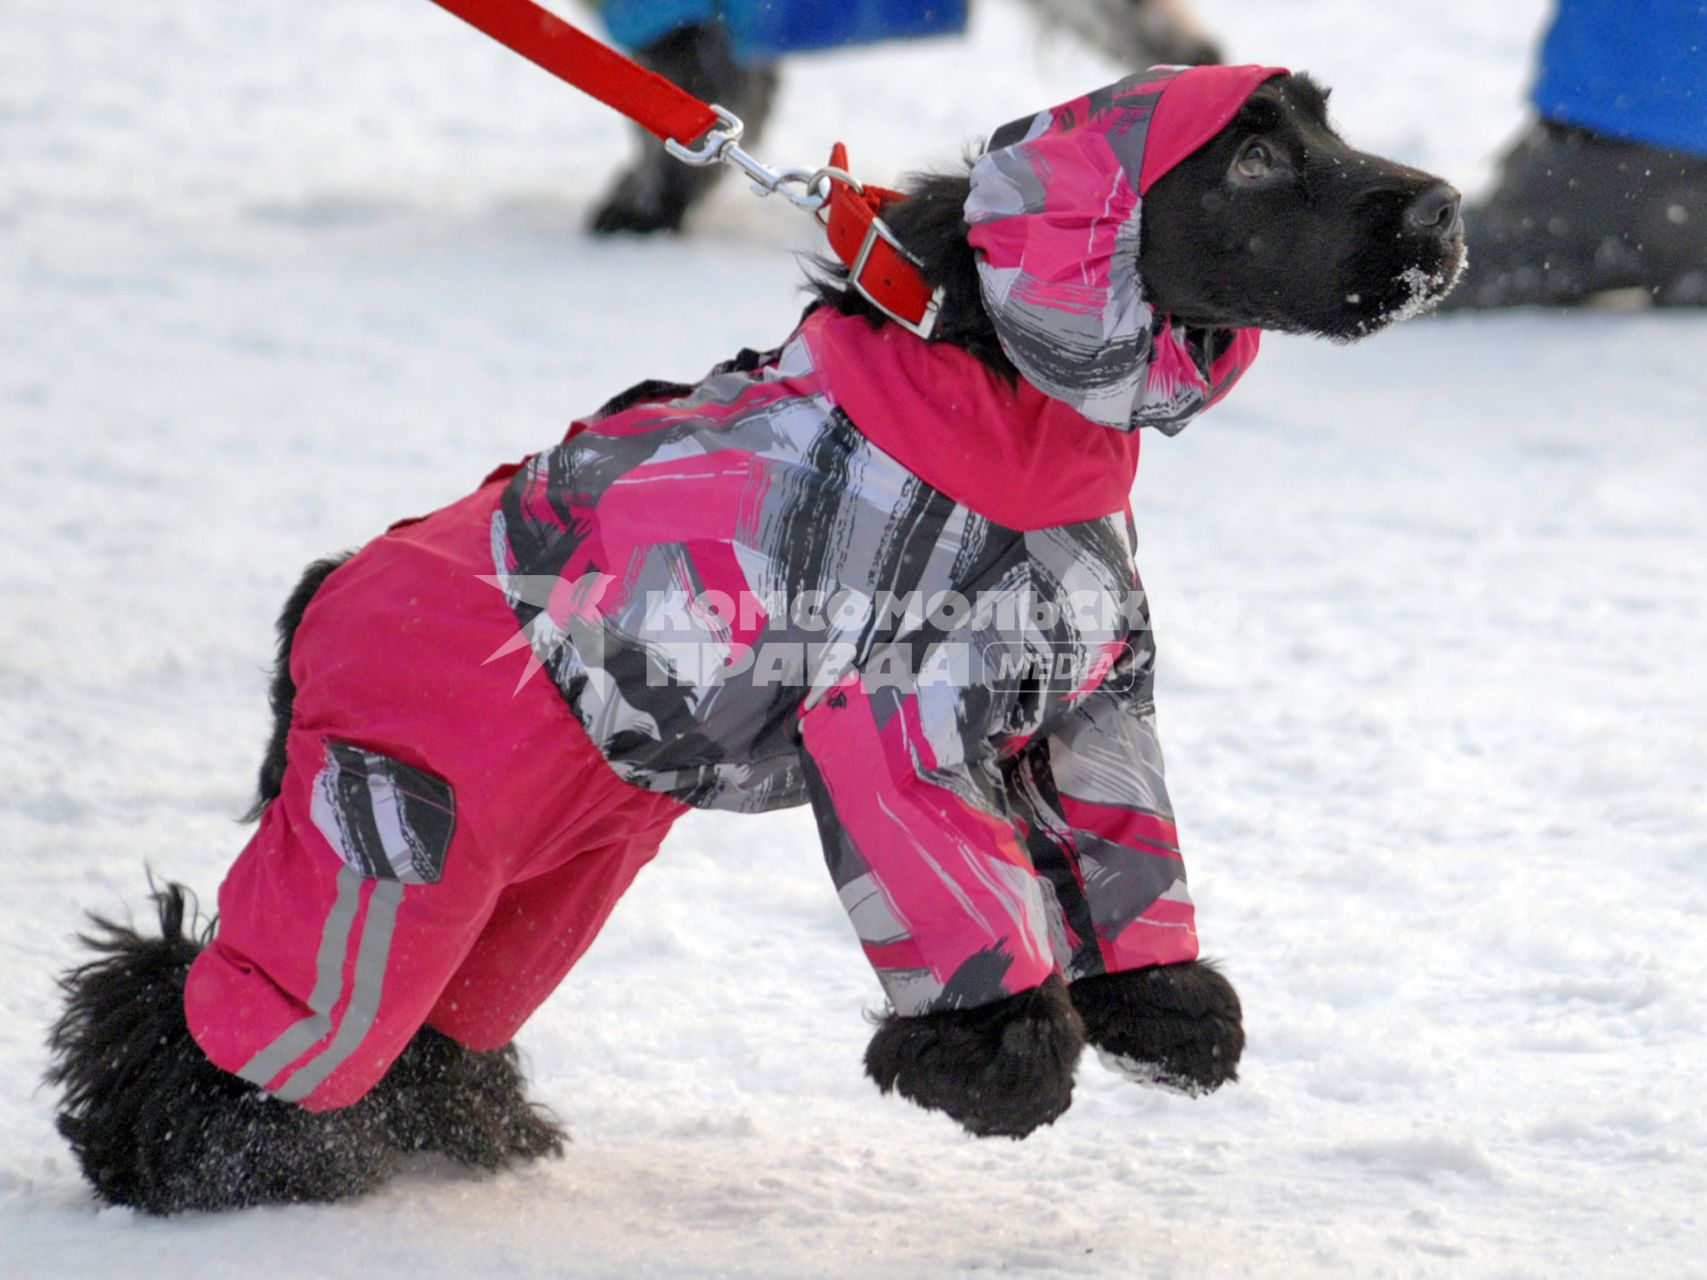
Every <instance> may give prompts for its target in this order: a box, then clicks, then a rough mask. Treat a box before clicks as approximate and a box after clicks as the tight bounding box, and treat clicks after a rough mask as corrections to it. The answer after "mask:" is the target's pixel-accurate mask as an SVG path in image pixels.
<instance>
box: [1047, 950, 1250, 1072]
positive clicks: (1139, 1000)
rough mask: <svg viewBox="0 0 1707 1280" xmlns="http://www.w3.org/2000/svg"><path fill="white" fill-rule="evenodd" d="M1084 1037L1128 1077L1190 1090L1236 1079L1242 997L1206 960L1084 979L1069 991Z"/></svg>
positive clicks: (1241, 1036) (1241, 1039) (1241, 1041)
mask: <svg viewBox="0 0 1707 1280" xmlns="http://www.w3.org/2000/svg"><path fill="white" fill-rule="evenodd" d="M1069 991H1070V993H1071V995H1072V999H1073V1007H1074V1008H1075V1009H1077V1010H1078V1013H1079V1016H1080V1017H1081V1018H1083V1019H1084V1025H1085V1039H1086V1040H1087V1041H1089V1042H1090V1044H1091V1045H1092V1046H1093V1047H1094V1048H1095V1049H1096V1050H1097V1056H1098V1057H1100V1058H1101V1059H1102V1061H1103V1063H1104V1064H1105V1065H1107V1066H1109V1067H1111V1068H1113V1069H1114V1070H1116V1071H1119V1072H1120V1073H1121V1074H1122V1075H1125V1076H1127V1077H1128V1078H1130V1079H1133V1080H1137V1081H1139V1082H1140V1083H1143V1084H1152V1085H1157V1086H1160V1087H1161V1088H1164V1089H1171V1090H1174V1091H1176V1092H1179V1093H1187V1094H1192V1095H1194V1096H1195V1095H1198V1094H1205V1093H1212V1092H1213V1091H1215V1090H1216V1089H1219V1088H1220V1087H1221V1086H1222V1085H1224V1084H1227V1083H1229V1082H1231V1081H1233V1080H1237V1079H1238V1078H1239V1071H1238V1067H1239V1056H1240V1054H1242V1053H1243V1052H1244V1048H1245V1031H1244V1026H1243V1024H1242V1022H1241V1017H1240V1009H1239V996H1238V993H1237V992H1236V991H1234V990H1233V984H1232V983H1231V982H1228V981H1227V979H1226V977H1225V976H1224V975H1223V974H1222V973H1221V972H1220V971H1219V970H1218V969H1216V968H1215V967H1214V966H1213V965H1210V964H1208V963H1206V962H1204V961H1202V960H1189V961H1186V962H1185V963H1183V964H1162V965H1151V966H1149V967H1148V968H1143V969H1129V970H1127V971H1126V972H1124V973H1104V974H1099V975H1097V976H1096V977H1092V978H1080V979H1079V980H1078V981H1077V982H1075V983H1073V984H1072V986H1071V987H1070V988H1069Z"/></svg>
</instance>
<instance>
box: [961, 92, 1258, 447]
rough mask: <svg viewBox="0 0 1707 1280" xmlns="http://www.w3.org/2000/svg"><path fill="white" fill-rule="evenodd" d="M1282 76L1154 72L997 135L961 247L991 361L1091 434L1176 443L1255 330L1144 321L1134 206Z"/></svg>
mask: <svg viewBox="0 0 1707 1280" xmlns="http://www.w3.org/2000/svg"><path fill="white" fill-rule="evenodd" d="M1284 74H1285V71H1284V69H1283V68H1280V67H1256V66H1247V67H1190V68H1183V69H1182V68H1177V67H1155V68H1152V69H1151V70H1149V71H1146V72H1142V73H1140V74H1138V75H1134V76H1129V77H1127V78H1126V79H1125V80H1122V81H1120V82H1119V83H1118V84H1113V85H1110V86H1108V87H1107V88H1105V89H1098V90H1097V91H1095V92H1094V93H1089V94H1086V95H1085V96H1084V97H1081V98H1075V99H1074V100H1073V101H1071V102H1068V103H1064V104H1062V105H1061V106H1058V107H1051V108H1050V109H1048V110H1046V111H1041V112H1039V113H1037V114H1036V115H1035V116H1031V117H1028V118H1025V119H1022V120H1016V121H1014V122H1012V123H1011V124H1007V125H1004V126H1003V127H1002V128H1000V129H998V130H996V132H995V134H994V135H993V136H992V137H991V139H990V144H989V147H988V149H987V150H986V151H985V152H984V154H983V155H982V156H981V157H979V159H978V162H977V163H976V164H975V165H974V166H973V169H972V194H971V196H970V197H969V198H968V199H967V202H966V221H967V222H968V223H969V224H971V227H972V231H971V234H970V236H969V237H968V238H969V239H970V241H971V243H972V246H973V248H974V249H975V250H977V253H978V277H979V285H980V288H981V290H982V295H983V301H984V307H985V310H986V311H988V312H989V314H990V318H991V320H992V321H993V322H994V324H995V328H996V336H997V338H998V339H999V340H1000V342H1001V344H1002V350H1003V351H1005V352H1006V353H1007V355H1008V358H1009V359H1010V360H1012V361H1013V362H1014V364H1015V365H1016V366H1017V367H1018V368H1019V371H1020V373H1021V374H1022V375H1023V376H1024V378H1025V379H1026V380H1027V381H1028V382H1030V383H1031V384H1032V385H1033V386H1035V387H1036V388H1037V389H1038V390H1039V391H1042V392H1043V393H1044V394H1045V395H1048V396H1050V397H1052V398H1054V399H1056V400H1059V401H1061V402H1062V403H1064V404H1066V405H1068V406H1069V407H1071V408H1072V409H1074V410H1075V411H1076V412H1078V413H1079V414H1081V415H1082V416H1084V417H1085V418H1088V419H1090V420H1091V421H1092V422H1096V423H1100V424H1102V425H1103V426H1107V427H1113V428H1115V429H1116V430H1119V431H1134V430H1137V429H1138V428H1140V427H1146V426H1153V427H1157V428H1158V429H1160V430H1162V431H1164V432H1166V433H1167V434H1169V435H1172V434H1174V433H1175V432H1176V431H1179V430H1180V429H1181V428H1183V427H1184V426H1185V425H1186V423H1188V422H1189V421H1190V420H1191V419H1192V418H1194V417H1195V416H1196V415H1197V414H1199V413H1201V412H1202V411H1203V410H1204V409H1205V408H1207V407H1208V406H1209V405H1211V404H1213V403H1214V402H1215V401H1217V400H1218V399H1220V398H1221V396H1223V395H1224V394H1226V392H1227V391H1228V390H1229V389H1230V388H1231V387H1232V385H1233V383H1234V382H1235V381H1237V380H1238V378H1239V376H1240V374H1242V373H1243V372H1244V370H1245V369H1246V368H1248V367H1249V366H1250V364H1251V362H1252V361H1253V360H1254V359H1255V358H1256V354H1257V340H1258V334H1257V330H1255V329H1237V330H1229V329H1219V330H1203V329H1190V328H1187V327H1186V326H1184V325H1180V324H1177V323H1175V322H1174V321H1173V320H1172V319H1171V318H1169V317H1167V316H1162V315H1158V314H1156V312H1155V311H1154V309H1153V308H1152V307H1151V306H1150V304H1149V303H1148V302H1146V301H1145V300H1144V290H1143V284H1142V282H1141V281H1140V279H1139V276H1138V248H1139V234H1140V230H1141V228H1142V216H1141V215H1142V203H1143V196H1144V195H1145V193H1147V192H1148V191H1149V189H1150V188H1151V186H1153V185H1154V184H1155V182H1156V181H1157V180H1158V179H1159V178H1161V177H1162V176H1163V175H1164V174H1166V173H1167V172H1168V171H1169V170H1170V169H1172V168H1173V167H1174V166H1175V165H1177V164H1179V163H1180V161H1182V160H1184V159H1185V158H1186V157H1187V156H1189V155H1191V154H1192V153H1193V152H1194V151H1196V150H1197V149H1198V148H1199V147H1201V146H1203V145H1204V144H1205V143H1206V142H1208V141H1209V140H1210V139H1211V138H1213V137H1214V136H1215V134H1216V133H1218V132H1219V131H1220V130H1221V129H1222V127H1223V126H1225V125H1226V124H1227V122H1228V121H1230V120H1231V119H1232V118H1233V117H1234V116H1235V115H1237V114H1238V111H1239V108H1240V107H1242V106H1243V105H1244V103H1245V100H1246V99H1247V98H1249V97H1250V96H1251V94H1252V93H1253V92H1255V90H1256V88H1257V86H1259V85H1260V84H1262V83H1263V82H1264V81H1265V80H1268V79H1270V78H1272V77H1274V76H1278V75H1284Z"/></svg>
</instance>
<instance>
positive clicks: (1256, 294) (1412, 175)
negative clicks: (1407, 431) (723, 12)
mask: <svg viewBox="0 0 1707 1280" xmlns="http://www.w3.org/2000/svg"><path fill="white" fill-rule="evenodd" d="M1326 99H1327V95H1326V93H1325V92H1324V91H1323V90H1322V89H1321V88H1320V87H1319V86H1317V85H1316V83H1315V82H1314V81H1312V80H1310V79H1309V78H1308V77H1307V76H1302V75H1292V74H1290V73H1288V72H1285V71H1282V70H1279V69H1277V68H1266V67H1194V68H1190V69H1184V70H1182V69H1178V68H1157V69H1153V70H1151V71H1149V72H1145V73H1143V74H1141V75H1137V76H1132V77H1129V78H1128V79H1126V80H1123V81H1121V82H1120V83H1118V84H1115V85H1111V86H1109V87H1108V88H1106V89H1102V90H1099V91H1097V92H1096V93H1092V94H1088V95H1086V96H1085V97H1083V98H1079V99H1076V100H1075V101H1073V102H1070V103H1066V104H1064V105H1062V106H1059V107H1055V108H1052V109H1050V110H1048V111H1043V112H1039V113H1038V114H1036V115H1035V116H1029V117H1026V118H1024V119H1021V120H1017V121H1015V122H1013V123H1012V124H1009V125H1006V126H1003V127H1002V128H1001V129H998V130H997V131H996V133H995V134H994V135H993V136H992V138H991V139H990V143H989V145H988V147H986V148H985V150H984V151H983V153H982V154H981V155H979V156H978V157H977V158H976V160H975V162H974V164H973V165H972V170H971V174H970V177H969V178H968V177H966V176H954V177H951V176H941V175H939V176H932V177H925V178H921V179H916V180H915V181H913V182H912V183H911V184H909V187H908V193H909V195H910V196H911V198H910V199H909V200H907V201H905V202H903V203H899V204H895V205H892V206H891V207H890V208H889V209H888V210H886V211H885V214H884V217H885V219H886V220H887V221H888V222H889V223H890V225H891V227H892V228H893V230H894V231H895V232H896V234H897V236H898V238H899V239H900V240H901V242H902V243H903V244H904V245H905V246H906V247H907V248H908V250H909V251H910V252H912V253H913V254H914V255H915V256H916V257H917V258H918V259H919V260H920V261H921V262H922V263H923V264H924V275H925V278H926V280H927V281H928V282H929V283H930V284H932V285H935V286H939V287H940V288H941V291H942V292H941V297H942V304H941V309H940V312H939V315H938V319H937V326H936V330H935V334H934V338H933V340H936V341H946V342H951V343H954V344H955V345H957V346H960V347H963V348H965V349H966V350H968V351H970V352H972V353H973V354H974V355H976V356H978V357H979V358H980V359H981V360H983V361H984V362H985V363H986V364H988V365H990V366H991V367H992V368H994V369H996V370H998V371H1000V372H1002V373H1004V374H1008V375H1010V376H1012V375H1016V374H1017V375H1023V376H1024V377H1025V378H1026V379H1027V380H1028V381H1030V382H1031V383H1032V384H1033V385H1034V386H1036V387H1038V388H1039V389H1040V390H1042V391H1044V392H1046V393H1047V394H1049V395H1051V396H1054V397H1056V398H1057V399H1060V400H1062V401H1065V402H1066V403H1068V404H1070V405H1072V406H1073V407H1074V408H1075V409H1077V410H1079V411H1080V412H1081V413H1083V414H1084V415H1085V416H1087V417H1089V418H1091V419H1092V420H1094V421H1099V422H1103V423H1105V424H1106V425H1109V426H1113V427H1117V428H1123V429H1131V428H1133V427H1138V426H1145V425H1155V426H1158V427H1160V428H1162V429H1163V430H1167V431H1173V430H1177V429H1178V428H1179V427H1181V426H1183V425H1184V424H1185V422H1186V421H1188V420H1189V419H1190V418H1191V417H1192V416H1193V415H1194V414H1195V413H1197V412H1198V411H1199V410H1201V409H1202V408H1203V407H1204V406H1205V405H1207V404H1209V403H1212V402H1213V401H1214V400H1215V399H1216V398H1218V397H1219V395H1220V394H1221V393H1223V392H1224V391H1225V390H1226V389H1227V387H1229V386H1231V384H1232V382H1233V381H1234V380H1235V379H1236V378H1237V376H1238V374H1239V372H1240V371H1241V370H1242V369H1243V368H1244V367H1245V366H1246V365H1248V363H1249V361H1250V359H1251V358H1252V357H1253V356H1254V355H1255V350H1256V340H1255V331H1256V330H1258V329H1275V330H1283V331H1286V332H1292V333H1308V334H1318V335H1321V336H1324V337H1328V338H1332V339H1335V340H1338V341H1350V340H1352V339H1355V338H1360V337H1363V336H1365V335H1367V334H1370V333H1373V332H1375V331H1376V330H1377V329H1380V328H1382V327H1384V326H1385V325H1387V324H1390V323H1392V322H1393V321H1395V320H1399V319H1402V318H1404V317H1405V316H1407V315H1411V314H1415V313H1416V312H1418V311H1421V310H1424V309H1426V308H1427V307H1428V306H1431V305H1433V303H1435V302H1437V301H1438V300H1439V299H1440V298H1441V297H1444V296H1445V294H1446V292H1447V290H1448V289H1450V288H1451V285H1452V283H1453V281H1454V280H1455V279H1456V278H1457V274H1458V272H1459V269H1460V268H1461V266H1462V263H1463V257H1464V246H1463V228H1462V224H1461V222H1460V220H1459V217H1458V193H1457V192H1456V191H1454V190H1453V189H1452V188H1451V187H1449V186H1447V185H1446V184H1445V183H1444V182H1442V181H1440V180H1439V179H1437V178H1434V177H1431V176H1430V175H1428V174H1424V173H1420V172H1418V171H1417V170H1414V169H1409V168H1406V167H1405V166H1403V165H1399V164H1395V163H1393V162H1391V161H1388V160H1383V159H1380V158H1379V157H1376V156H1372V155H1367V154H1364V153H1362V152H1358V151H1354V150H1352V149H1351V148H1350V147H1349V146H1348V145H1347V144H1346V143H1345V142H1344V141H1343V140H1342V139H1341V138H1340V137H1339V136H1338V135H1337V134H1336V133H1335V132H1334V131H1333V129H1332V128H1331V127H1330V126H1329V124H1328V123H1327V119H1326V114H1325V108H1326ZM844 277H845V273H841V272H832V278H831V279H830V280H828V281H826V282H825V285H826V287H825V288H823V289H821V291H820V296H821V297H822V298H823V300H824V301H826V302H832V303H833V304H834V305H836V306H837V307H839V308H840V309H841V310H843V311H849V312H856V313H865V314H869V315H872V316H873V318H876V313H875V312H874V311H873V310H872V309H871V308H870V306H869V304H867V303H865V301H864V300H863V299H861V298H860V297H859V296H858V295H857V294H855V293H853V292H851V291H847V290H841V289H840V284H841V279H842V278H844Z"/></svg>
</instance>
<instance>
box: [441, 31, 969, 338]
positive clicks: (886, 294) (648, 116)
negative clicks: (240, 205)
mask: <svg viewBox="0 0 1707 1280" xmlns="http://www.w3.org/2000/svg"><path fill="white" fill-rule="evenodd" d="M434 3H435V4H437V5H438V6H439V7H440V8H443V9H447V10H449V11H450V12H451V13H454V14H455V15H456V16H457V17H459V18H461V19H462V20H463V21H464V22H466V23H468V24H469V25H470V26H472V27H475V28H476V29H478V30H480V31H483V32H485V33H486V34H487V35H489V36H491V37H492V38H493V39H494V40H496V41H498V43H500V44H502V45H505V46H506V47H508V48H510V49H513V50H514V51H515V52H517V53H519V54H521V55H522V57H524V58H526V59H528V61H530V62H533V63H535V64H536V65H538V66H540V67H543V68H544V69H545V70H547V71H549V72H551V74H552V75H554V76H556V77H557V78H558V79H559V80H563V81H566V82H567V83H569V84H572V85H574V86H575V87H576V88H577V89H580V90H582V91H583V92H585V93H588V94H591V95H592V96H593V97H595V98H597V99H598V100H599V101H600V102H602V103H604V104H605V105H606V106H608V107H612V108H614V109H615V110H617V111H620V112H621V113H622V114H623V115H625V116H627V117H628V118H629V119H630V120H633V121H634V122H635V123H636V124H638V125H640V127H641V128H643V129H645V130H647V131H648V132H649V133H652V134H655V135H657V136H658V137H659V138H661V139H663V140H664V146H665V148H666V149H667V150H668V151H669V152H670V154H671V155H673V156H675V157H676V159H678V160H680V161H682V162H683V163H685V164H690V165H695V166H703V165H708V164H716V163H720V162H721V163H723V164H728V165H731V166H733V167H734V168H736V169H739V170H741V172H742V173H744V174H745V175H746V176H747V177H748V178H750V179H752V181H753V189H754V190H755V191H756V192H758V193H759V194H760V195H771V194H772V193H773V192H778V191H781V192H782V193H783V194H784V195H786V196H787V197H788V199H789V200H790V201H791V202H792V203H794V204H797V205H799V206H800V207H801V208H803V209H807V210H810V211H811V212H813V213H816V214H818V216H819V217H820V218H821V219H823V221H824V225H825V228H826V231H827V232H828V235H829V241H830V248H831V249H832V250H834V251H835V254H836V256H837V257H838V258H840V259H841V260H842V262H843V264H844V265H846V267H847V268H848V283H849V284H851V285H852V286H853V287H854V289H856V290H857V291H858V292H859V293H861V294H862V295H864V297H865V298H866V300H867V301H869V302H870V303H871V304H872V305H873V306H875V307H876V308H877V309H878V310H879V311H882V312H883V313H884V314H885V315H887V316H888V317H889V318H890V319H892V320H894V321H895V322H896V323H897V324H900V325H903V326H905V327H906V328H908V329H910V330H912V331H913V332H914V333H916V334H918V335H919V336H920V337H922V338H923V337H929V336H930V331H931V327H932V325H933V324H934V323H935V321H936V312H937V304H938V301H939V298H938V296H937V293H936V292H934V291H933V290H932V289H931V288H930V286H929V285H927V284H926V283H925V281H924V277H923V276H922V275H921V274H920V272H919V266H920V264H919V262H918V261H917V259H915V258H913V257H912V256H911V255H910V254H908V253H907V251H906V250H904V249H903V248H901V245H900V243H899V242H898V241H897V240H896V239H895V235H894V233H893V232H892V231H890V230H889V228H888V226H887V225H885V224H884V222H883V219H882V218H880V217H879V216H878V214H879V213H880V212H881V211H882V209H883V207H884V206H885V205H887V204H890V203H891V202H893V201H896V200H903V199H905V198H906V197H905V196H903V195H902V194H901V193H900V192H898V191H889V190H886V189H885V188H883V187H868V186H862V185H861V184H860V183H858V182H856V181H855V180H854V179H853V178H852V177H851V176H850V175H849V174H848V172H847V169H846V165H847V150H846V149H845V148H844V147H843V146H842V144H841V143H839V142H838V143H837V144H836V145H835V148H834V149H833V150H832V151H831V153H830V163H829V164H827V165H825V166H824V167H823V168H820V169H808V168H806V167H804V166H798V165H796V166H789V167H785V168H782V169H770V168H767V167H766V166H765V165H762V164H760V163H759V162H758V161H757V160H755V159H754V158H753V157H752V156H750V155H748V154H747V153H746V152H745V151H743V150H741V148H740V147H739V146H737V145H736V144H737V143H738V142H739V141H740V138H741V129H742V125H741V121H740V120H739V119H738V118H737V117H736V116H734V115H733V114H731V113H730V112H728V111H726V110H724V109H723V108H722V107H719V106H717V105H715V104H707V103H704V102H701V101H700V100H699V99H698V98H696V97H694V96H693V95H692V94H690V93H687V92H685V91H684V90H682V89H680V88H678V87H677V86H676V85H673V84H671V83H670V82H669V81H668V80H666V79H664V77H663V76H661V75H658V74H657V73H655V72H652V71H648V70H647V69H646V68H645V67H642V66H640V65H639V64H638V63H636V62H634V61H632V60H630V59H628V58H625V57H623V56H622V55H621V54H620V53H618V52H617V51H616V50H614V49H611V48H609V47H608V46H606V45H602V44H600V43H599V42H598V41H597V40H594V39H593V38H592V37H590V36H588V35H586V34H585V33H583V32H581V31H577V30H576V29H575V28H574V27H572V26H570V25H569V24H568V23H567V22H565V21H563V19H561V18H559V17H557V15H555V14H553V13H550V12H548V11H547V10H545V9H542V8H540V7H539V6H538V5H537V4H534V3H533V2H532V0H434ZM695 142H697V143H698V145H697V146H690V145H689V144H691V143H695ZM791 186H798V187H799V188H800V190H799V191H790V190H787V189H786V188H788V187H791ZM826 210H827V212H826Z"/></svg>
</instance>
